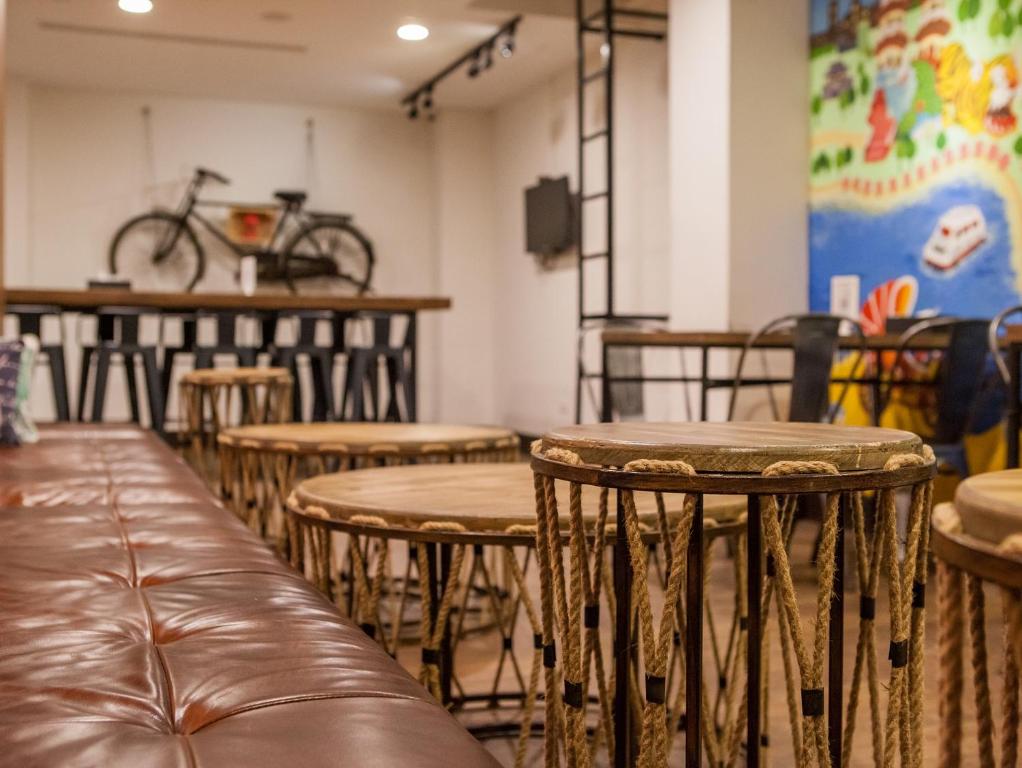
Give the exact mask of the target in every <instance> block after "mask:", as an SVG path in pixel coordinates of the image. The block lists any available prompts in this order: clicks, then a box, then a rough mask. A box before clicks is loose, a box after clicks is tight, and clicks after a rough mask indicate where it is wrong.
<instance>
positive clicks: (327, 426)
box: [217, 422, 518, 454]
mask: <svg viewBox="0 0 1022 768" xmlns="http://www.w3.org/2000/svg"><path fill="white" fill-rule="evenodd" d="M217 440H218V442H220V443H221V444H223V445H228V446H233V447H244V448H255V449H262V450H268V451H291V452H294V453H321V452H322V453H329V452H334V453H347V454H366V453H370V452H373V451H380V450H387V451H388V452H393V453H403V454H421V453H423V452H424V451H428V450H430V449H431V448H441V447H442V448H446V449H448V450H449V451H450V452H451V453H461V452H464V451H473V450H493V449H495V448H510V447H512V446H516V445H518V437H517V435H515V433H514V432H512V431H511V430H509V429H505V428H504V427H487V426H473V425H468V424H465V425H461V424H421V423H416V424H407V423H400V424H399V423H393V422H319V423H315V424H304V423H294V424H252V425H248V426H244V427H232V428H230V429H225V430H223V431H222V432H221V433H220V434H219V436H218V437H217Z"/></svg>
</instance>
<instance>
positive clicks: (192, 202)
mask: <svg viewBox="0 0 1022 768" xmlns="http://www.w3.org/2000/svg"><path fill="white" fill-rule="evenodd" d="M204 181H205V179H204V178H203V177H202V176H200V175H196V176H194V177H193V178H192V180H191V181H190V182H189V183H188V189H187V190H186V192H185V196H184V198H183V199H182V201H181V204H180V205H178V207H177V210H176V211H175V214H176V215H177V216H178V218H179V219H180V220H181V221H182V223H185V222H188V221H191V220H193V219H194V220H195V221H197V222H198V223H199V224H201V225H202V228H203V229H205V230H206V231H207V232H209V233H210V234H211V235H213V237H214V238H216V239H217V240H218V241H219V242H220V243H221V244H222V245H224V246H226V247H227V248H228V249H230V250H231V252H233V253H234V255H235V256H237V257H238V258H239V259H240V258H243V257H245V256H256V257H259V256H260V255H262V254H273V255H274V256H275V257H276V256H277V255H278V254H277V246H278V244H279V243H278V241H279V240H280V239H281V238H282V236H283V234H284V231H285V229H286V227H287V222H288V221H290V220H292V219H295V220H298V221H300V219H301V215H300V211H299V210H298V209H296V207H295V206H294V205H291V204H286V205H284V206H283V207H282V212H281V215H280V216H279V217H278V219H277V223H276V225H275V226H274V228H273V232H272V233H271V234H270V238H269V240H267V241H266V242H265V243H263V244H262V245H261V246H260V247H256V246H245V245H239V244H238V243H236V242H234V241H233V240H231V239H230V238H229V237H228V236H227V235H226V233H224V231H223V230H222V229H221V228H220V227H219V226H217V225H216V224H215V223H213V222H212V221H210V220H209V219H207V218H206V217H205V216H203V215H202V214H201V213H199V212H198V211H197V210H196V207H197V206H201V205H202V204H203V203H202V201H201V200H199V192H200V190H201V189H202V185H203V183H204ZM180 235H181V227H178V228H177V229H176V230H174V231H173V233H170V237H171V240H170V242H169V243H168V244H167V245H166V248H162V247H161V248H160V252H161V253H165V252H169V251H170V249H171V248H173V247H174V245H175V244H176V243H177V238H178V237H180Z"/></svg>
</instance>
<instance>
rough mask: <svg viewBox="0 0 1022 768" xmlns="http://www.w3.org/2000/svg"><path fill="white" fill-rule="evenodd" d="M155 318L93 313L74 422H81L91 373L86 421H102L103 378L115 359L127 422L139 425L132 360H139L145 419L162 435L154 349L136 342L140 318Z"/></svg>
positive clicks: (103, 310) (137, 312)
mask: <svg viewBox="0 0 1022 768" xmlns="http://www.w3.org/2000/svg"><path fill="white" fill-rule="evenodd" d="M154 314H156V313H155V312H154V311H153V310H151V309H144V308H141V307H100V308H99V309H97V310H96V319H97V330H96V343H95V344H93V345H84V344H83V345H82V367H81V378H80V379H79V381H78V418H79V420H82V421H85V400H86V393H87V388H88V383H89V378H90V373H92V372H94V377H93V378H94V382H93V391H92V409H91V412H90V414H89V419H88V420H89V421H102V420H103V406H104V401H105V399H106V385H107V378H108V375H109V372H110V364H111V362H112V361H113V358H114V356H115V355H117V356H120V357H121V358H122V359H123V362H124V375H125V378H126V380H127V384H128V401H129V404H130V406H131V418H132V420H133V421H135V422H136V423H141V418H140V412H139V403H138V389H137V379H136V376H135V358H136V357H138V358H141V360H142V366H143V369H144V376H145V388H146V396H147V397H148V400H149V418H150V422H151V424H152V428H153V429H154V430H156V431H157V432H161V431H163V391H162V390H161V388H160V368H159V365H158V364H157V359H156V345H155V344H142V343H141V342H140V341H139V325H140V321H141V319H142V317H144V316H146V315H154Z"/></svg>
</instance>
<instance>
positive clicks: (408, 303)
mask: <svg viewBox="0 0 1022 768" xmlns="http://www.w3.org/2000/svg"><path fill="white" fill-rule="evenodd" d="M3 299H4V301H3V303H6V304H54V305H56V306H59V307H61V308H62V309H64V310H66V311H69V312H70V311H84V312H89V311H95V310H96V309H98V308H99V307H111V306H115V307H144V308H147V309H161V310H175V309H177V310H182V311H187V310H193V311H194V310H199V309H212V310H216V309H234V310H241V311H246V310H249V311H252V312H279V311H285V310H292V309H313V310H315V309H321V310H329V311H331V312H371V311H378V312H394V313H405V312H420V311H423V310H436V309H450V308H451V300H450V299H449V298H446V297H442V296H330V295H326V294H319V295H317V294H308V295H306V294H301V295H296V294H291V293H282V294H277V293H257V294H256V295H254V296H244V295H242V294H240V293H170V292H166V293H165V292H145V291H125V290H111V289H105V288H103V289H98V288H97V289H95V290H74V289H63V288H8V289H6V290H4V291H3Z"/></svg>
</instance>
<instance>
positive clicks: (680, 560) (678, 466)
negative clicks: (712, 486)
mask: <svg viewBox="0 0 1022 768" xmlns="http://www.w3.org/2000/svg"><path fill="white" fill-rule="evenodd" d="M624 469H625V471H626V472H650V473H657V474H668V473H670V474H680V475H689V476H692V475H694V474H695V470H694V469H693V468H692V467H691V465H689V464H687V463H685V462H682V461H657V460H641V461H633V462H629V463H628V464H626V465H625V467H624ZM622 500H623V504H624V512H625V533H626V536H627V538H628V548H629V554H630V555H631V563H632V579H633V584H634V585H635V597H636V598H637V605H636V607H637V611H638V617H639V630H640V636H641V638H642V651H643V660H644V663H645V669H646V676H647V679H649V678H654V679H658V678H666V675H667V662H668V654H669V653H670V651H671V648H672V647H673V640H674V628H675V620H676V618H677V613H676V606H677V605H678V603H679V601H680V599H681V587H682V584H683V583H684V580H685V575H686V573H687V570H688V568H687V566H688V563H687V558H686V556H685V554H686V552H687V551H688V543H689V539H690V538H691V535H692V521H693V519H694V517H695V508H696V497H695V496H692V495H690V494H689V495H686V496H685V501H684V504H683V508H682V514H681V518H680V519H679V520H678V523H677V526H676V527H675V531H674V534H673V537H670V538H666V539H665V540H664V541H663V542H662V543H663V546H664V552H665V559H666V560H667V561H668V562H669V567H668V571H667V573H668V575H667V589H666V592H665V596H664V609H663V613H662V615H661V617H660V622H659V626H658V627H657V626H655V624H654V617H653V610H652V608H651V606H650V598H649V584H648V582H647V572H648V563H647V559H646V558H647V551H648V550H647V548H646V546H645V545H644V543H643V540H642V533H641V531H640V529H639V514H638V511H637V509H636V507H635V495H634V493H632V492H631V491H623V492H622ZM664 532H665V533H666V531H664ZM668 553H669V554H668ZM698 610H700V611H701V610H702V606H699V607H698ZM655 689H656V686H654V691H653V692H654V693H658V691H656V690H655ZM649 693H650V689H649V686H648V685H647V697H646V703H645V706H644V708H643V718H642V735H641V738H640V741H639V760H638V765H639V766H640V768H647V767H648V768H652V767H653V766H660V765H664V764H666V762H667V713H666V705H665V699H664V697H663V696H662V695H654V696H653V697H652V698H651V697H650V696H649V695H648V694H649ZM704 709H706V708H704ZM708 715H709V713H707V716H708Z"/></svg>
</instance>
